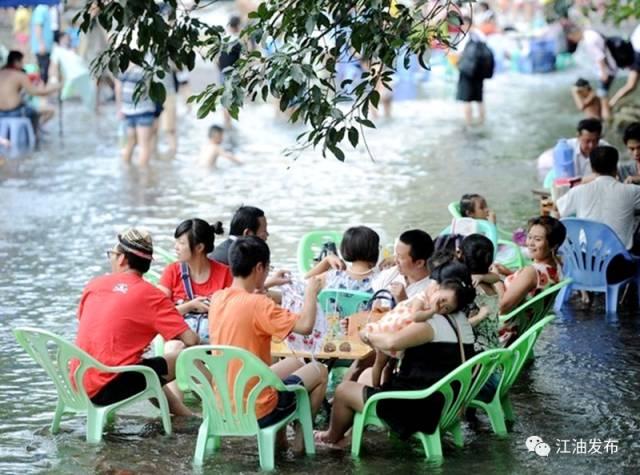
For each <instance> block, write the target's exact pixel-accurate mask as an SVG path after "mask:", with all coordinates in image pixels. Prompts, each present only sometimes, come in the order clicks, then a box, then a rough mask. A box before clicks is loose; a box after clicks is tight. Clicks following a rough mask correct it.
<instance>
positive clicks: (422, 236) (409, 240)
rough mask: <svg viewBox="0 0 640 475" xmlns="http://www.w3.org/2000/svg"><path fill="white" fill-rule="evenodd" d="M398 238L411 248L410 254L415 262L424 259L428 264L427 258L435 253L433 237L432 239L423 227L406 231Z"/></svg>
mask: <svg viewBox="0 0 640 475" xmlns="http://www.w3.org/2000/svg"><path fill="white" fill-rule="evenodd" d="M398 239H399V240H400V242H402V243H403V244H406V245H407V246H409V247H410V248H411V249H410V251H409V256H410V257H411V260H412V261H413V262H415V261H418V260H420V259H422V260H424V261H425V264H426V262H427V260H428V259H429V258H430V257H431V255H432V254H433V239H431V236H429V234H428V233H426V232H424V231H423V230H421V229H410V230H409V231H405V232H403V233H402V234H401V235H400V237H399V238H398Z"/></svg>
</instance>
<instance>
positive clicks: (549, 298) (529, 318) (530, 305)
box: [500, 279, 572, 335]
mask: <svg viewBox="0 0 640 475" xmlns="http://www.w3.org/2000/svg"><path fill="white" fill-rule="evenodd" d="M571 281H572V279H563V280H561V281H560V282H558V283H557V284H555V285H553V286H551V287H549V288H547V289H545V290H543V291H542V292H540V293H539V294H538V295H536V296H535V297H532V298H530V299H529V300H527V301H525V302H524V303H523V304H522V305H520V306H519V307H517V308H515V309H514V310H512V311H511V312H510V313H508V314H507V315H504V316H501V317H500V320H501V321H506V320H514V319H515V321H516V322H517V324H518V332H519V333H520V335H524V334H525V333H526V332H527V330H529V328H531V327H533V326H535V325H536V324H537V323H538V322H539V321H540V320H542V319H543V318H544V317H546V316H547V315H548V314H549V312H551V311H552V309H553V304H554V303H555V301H556V297H557V296H558V292H560V289H562V287H564V286H566V285H568V284H569V283H570V282H571Z"/></svg>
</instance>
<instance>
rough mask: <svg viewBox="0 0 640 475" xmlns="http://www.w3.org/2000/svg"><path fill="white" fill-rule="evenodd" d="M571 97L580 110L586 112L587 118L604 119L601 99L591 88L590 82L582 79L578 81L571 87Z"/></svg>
mask: <svg viewBox="0 0 640 475" xmlns="http://www.w3.org/2000/svg"><path fill="white" fill-rule="evenodd" d="M571 96H572V97H573V102H575V103H576V107H577V108H578V110H579V111H582V112H584V115H585V117H586V118H588V119H602V111H601V108H600V99H598V96H596V93H595V91H594V90H593V89H592V88H591V84H589V81H587V80H586V79H582V78H580V79H578V80H577V81H576V83H575V84H574V85H573V86H572V87H571Z"/></svg>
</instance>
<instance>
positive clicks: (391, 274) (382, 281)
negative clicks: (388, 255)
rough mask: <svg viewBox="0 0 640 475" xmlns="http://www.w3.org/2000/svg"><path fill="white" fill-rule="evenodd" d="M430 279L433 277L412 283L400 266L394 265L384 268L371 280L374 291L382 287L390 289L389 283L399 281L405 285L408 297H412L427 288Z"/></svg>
mask: <svg viewBox="0 0 640 475" xmlns="http://www.w3.org/2000/svg"><path fill="white" fill-rule="evenodd" d="M430 280H431V279H429V277H428V276H427V277H425V278H424V279H422V280H419V281H418V282H414V283H413V284H410V283H409V282H408V281H407V278H406V277H405V276H403V275H402V274H401V273H400V272H399V271H398V266H393V267H390V268H389V269H385V270H383V271H382V272H380V273H379V274H378V275H377V276H375V277H374V278H373V280H372V281H371V287H372V288H373V291H374V292H377V291H378V290H380V289H388V288H389V285H391V284H392V283H399V284H402V285H404V291H405V293H406V294H407V297H408V298H409V299H411V298H413V297H415V296H416V295H418V294H419V293H420V292H422V291H423V290H424V289H426V288H427V285H429V281H430Z"/></svg>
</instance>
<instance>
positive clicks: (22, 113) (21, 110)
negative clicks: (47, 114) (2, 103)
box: [0, 104, 38, 120]
mask: <svg viewBox="0 0 640 475" xmlns="http://www.w3.org/2000/svg"><path fill="white" fill-rule="evenodd" d="M37 116H38V112H37V111H36V110H35V109H34V108H33V107H31V106H29V105H27V104H20V105H19V106H18V107H16V108H15V109H10V110H6V111H3V110H0V118H9V117H28V118H29V119H32V120H33V119H34V118H35V117H37Z"/></svg>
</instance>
